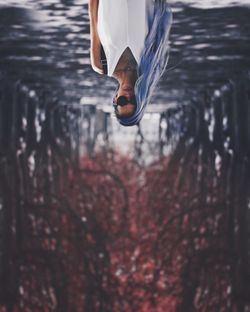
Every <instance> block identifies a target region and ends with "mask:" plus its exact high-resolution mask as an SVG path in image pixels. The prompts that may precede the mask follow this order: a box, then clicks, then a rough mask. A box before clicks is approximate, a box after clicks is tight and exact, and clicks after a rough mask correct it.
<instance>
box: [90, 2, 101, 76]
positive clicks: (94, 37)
mask: <svg viewBox="0 0 250 312" xmlns="http://www.w3.org/2000/svg"><path fill="white" fill-rule="evenodd" d="M98 4H99V0H89V20H90V61H91V66H92V68H93V70H94V71H96V72H97V73H98V74H103V67H102V63H101V41H100V38H99V35H98V31H97V18H98Z"/></svg>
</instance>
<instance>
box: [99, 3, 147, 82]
mask: <svg viewBox="0 0 250 312" xmlns="http://www.w3.org/2000/svg"><path fill="white" fill-rule="evenodd" d="M149 2H151V3H152V2H153V0H99V7H98V19H97V20H98V22H97V31H98V34H99V37H100V40H101V43H102V46H103V49H104V52H105V54H106V58H107V65H108V73H107V74H108V76H112V74H113V72H114V70H115V68H116V65H117V63H118V61H119V59H120V57H121V55H122V54H123V52H124V51H125V49H126V48H127V47H129V48H130V50H131V52H132V54H133V56H134V58H135V60H136V62H137V64H139V63H140V57H141V53H142V50H143V47H144V41H145V37H146V35H147V33H148V22H147V14H148V4H149Z"/></svg>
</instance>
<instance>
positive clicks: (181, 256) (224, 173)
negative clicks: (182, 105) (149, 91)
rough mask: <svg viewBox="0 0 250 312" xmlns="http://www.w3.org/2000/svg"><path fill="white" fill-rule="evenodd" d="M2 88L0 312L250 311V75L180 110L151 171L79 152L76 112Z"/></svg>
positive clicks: (102, 153) (21, 89) (115, 156)
mask: <svg viewBox="0 0 250 312" xmlns="http://www.w3.org/2000/svg"><path fill="white" fill-rule="evenodd" d="M1 86H2V87H1V99H2V100H1V101H2V102H1V103H2V105H1V114H0V115H1V118H2V119H1V124H2V127H1V133H0V134H1V136H0V137H1V141H0V142H1V165H0V174H1V179H0V181H1V182H0V183H1V188H0V189H1V193H0V198H1V209H0V222H1V226H0V229H1V254H0V260H1V261H0V269H1V271H0V274H1V280H2V283H1V288H0V299H1V304H2V305H1V308H0V311H102V312H103V311H126V312H129V311H157V312H158V311H170V312H171V311H248V310H249V309H250V305H249V296H248V293H249V282H250V281H249V273H250V272H249V264H250V263H249V261H250V258H249V230H250V229H249V217H250V212H249V211H250V210H249V206H250V201H249V185H250V184H249V179H250V175H249V140H250V131H249V124H250V123H249V118H250V114H249V91H250V89H249V76H248V75H246V76H243V77H242V79H241V80H237V81H231V82H230V83H228V84H226V85H223V86H222V87H221V88H220V89H217V90H215V91H214V92H211V93H210V94H209V93H208V92H206V93H205V94H204V97H203V98H202V99H200V102H198V101H196V102H194V104H195V105H194V106H192V105H190V106H189V108H186V111H185V114H183V116H184V115H185V116H186V118H187V119H186V122H184V121H185V119H183V122H184V123H183V124H185V127H184V129H183V131H182V133H181V135H180V136H179V139H178V142H177V144H176V145H175V148H174V150H173V152H172V153H170V154H169V155H168V156H165V157H164V156H162V157H161V158H160V159H159V160H158V161H155V162H154V163H152V164H151V165H147V166H142V165H141V164H140V162H138V161H137V160H138V159H137V158H134V159H132V158H129V157H126V156H124V155H122V154H120V153H119V152H117V151H115V150H113V149H112V148H109V147H108V144H106V145H105V148H103V149H100V150H99V151H98V152H96V153H95V154H94V155H93V154H91V148H90V154H89V155H88V154H86V153H84V154H82V150H81V145H82V142H85V144H87V143H88V139H89V133H88V132H87V131H86V129H90V127H89V126H88V127H87V128H86V126H85V127H82V125H84V123H85V122H86V120H88V116H87V115H86V112H84V110H83V109H82V106H80V105H79V106H78V107H77V106H75V107H72V106H71V107H68V109H66V110H57V109H56V108H57V106H56V103H53V104H52V103H51V99H50V98H49V99H46V95H44V96H43V95H42V94H40V95H39V97H38V95H37V93H36V92H35V91H34V90H30V89H29V88H28V87H27V86H25V85H23V84H22V83H20V82H17V83H15V84H14V86H13V85H11V83H10V82H8V83H7V84H6V83H4V82H2V84H1ZM40 101H42V104H43V105H42V107H43V109H41V107H40ZM194 101H195V99H194ZM44 103H47V104H48V105H47V106H46V105H44ZM79 110H81V114H79ZM58 114H59V115H58ZM175 114H176V115H178V114H179V112H178V110H177V111H176V110H173V111H172V112H169V113H168V114H167V113H165V114H162V117H161V118H171V120H174V116H175ZM3 117H4V118H3ZM92 118H93V117H92ZM84 120H85V121H84ZM179 121H180V118H179V119H178V122H179ZM165 131H166V133H163V134H164V135H167V137H168V139H167V140H166V142H167V144H169V142H171V136H172V135H173V136H174V135H175V131H176V130H175V128H174V127H173V129H172V132H171V129H168V130H167V129H165ZM163 134H162V135H161V137H162V136H163ZM161 144H162V148H163V147H164V140H162V143H161Z"/></svg>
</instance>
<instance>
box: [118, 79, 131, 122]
mask: <svg viewBox="0 0 250 312" xmlns="http://www.w3.org/2000/svg"><path fill="white" fill-rule="evenodd" d="M114 104H116V114H117V115H118V116H119V117H129V116H131V115H133V113H134V112H135V109H136V99H135V91H134V83H129V82H126V83H124V84H121V85H120V87H119V89H118V92H117V94H116V97H115V98H114Z"/></svg>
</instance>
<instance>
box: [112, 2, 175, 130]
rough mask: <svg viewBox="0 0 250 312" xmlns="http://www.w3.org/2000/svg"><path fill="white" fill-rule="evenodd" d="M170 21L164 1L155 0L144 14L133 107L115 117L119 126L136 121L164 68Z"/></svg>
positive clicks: (166, 61) (167, 54)
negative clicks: (144, 31) (145, 20)
mask: <svg viewBox="0 0 250 312" xmlns="http://www.w3.org/2000/svg"><path fill="white" fill-rule="evenodd" d="M171 24H172V12H171V9H170V6H169V5H168V3H167V2H166V0H155V1H154V4H153V10H152V12H151V13H149V14H148V29H149V30H148V34H147V37H146V39H145V44H144V49H143V52H142V57H141V61H140V64H139V67H138V77H139V78H138V79H137V81H136V84H135V96H136V100H137V106H136V110H135V112H134V113H133V115H132V116H129V117H119V116H117V119H118V121H119V122H120V124H121V125H123V126H134V125H136V124H138V123H139V122H140V120H141V119H142V117H143V114H144V111H145V108H146V106H147V104H148V103H149V101H150V98H151V96H152V93H153V90H154V88H155V86H156V84H157V82H158V81H159V79H160V78H161V76H162V75H163V73H164V71H165V69H166V66H167V63H168V57H169V32H170V28H171Z"/></svg>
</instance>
